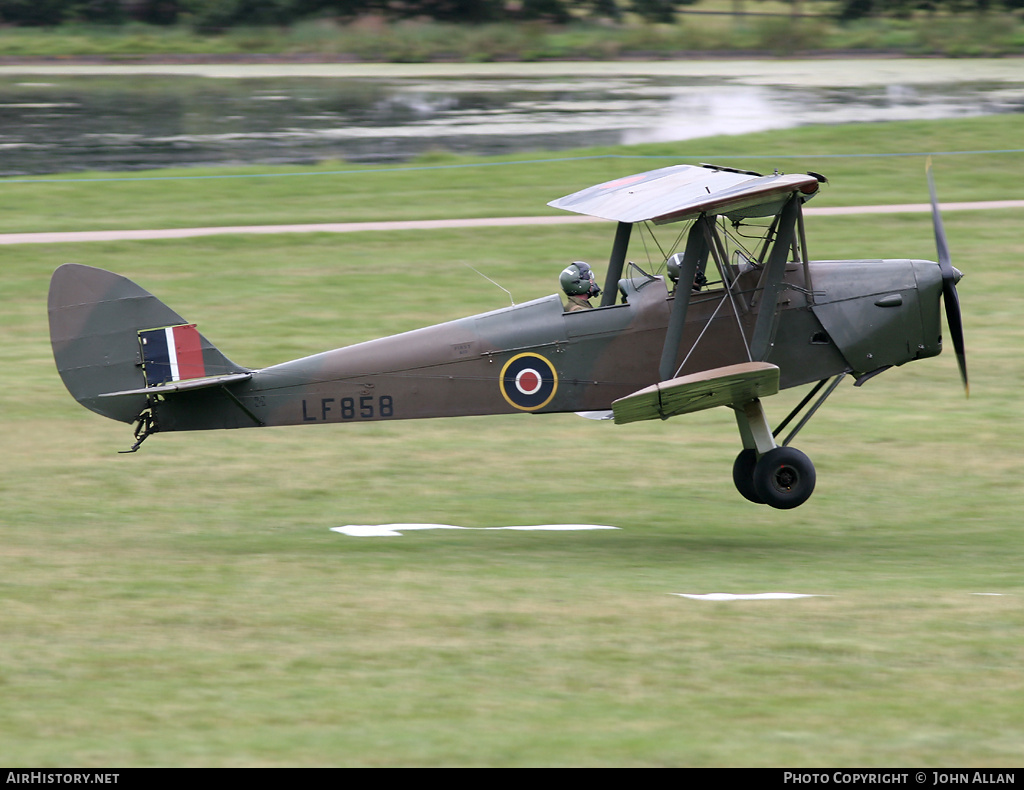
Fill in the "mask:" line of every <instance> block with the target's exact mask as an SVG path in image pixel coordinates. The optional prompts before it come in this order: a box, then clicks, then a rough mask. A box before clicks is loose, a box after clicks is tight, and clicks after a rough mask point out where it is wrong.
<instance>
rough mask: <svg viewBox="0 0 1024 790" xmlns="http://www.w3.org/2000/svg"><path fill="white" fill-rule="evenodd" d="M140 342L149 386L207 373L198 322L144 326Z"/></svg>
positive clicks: (192, 377) (193, 377) (200, 376)
mask: <svg viewBox="0 0 1024 790" xmlns="http://www.w3.org/2000/svg"><path fill="white" fill-rule="evenodd" d="M139 345H140V346H141V348H142V370H143V372H144V373H145V375H146V386H147V387H155V386H157V385H158V384H167V383H168V382H171V381H184V380H186V379H198V378H202V377H203V376H205V375H206V365H205V363H204V362H203V346H202V338H201V337H200V336H199V331H198V330H197V329H196V325H195V324H180V325H179V326H166V327H161V328H159V329H143V330H141V331H140V332H139Z"/></svg>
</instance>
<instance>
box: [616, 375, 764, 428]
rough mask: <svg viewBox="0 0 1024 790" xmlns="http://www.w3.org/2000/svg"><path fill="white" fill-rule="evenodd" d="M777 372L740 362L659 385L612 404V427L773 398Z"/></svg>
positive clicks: (646, 388) (638, 391)
mask: <svg viewBox="0 0 1024 790" xmlns="http://www.w3.org/2000/svg"><path fill="white" fill-rule="evenodd" d="M778 391H779V368H778V367H777V366H776V365H771V364H769V363H767V362H744V363H742V364H740V365H729V366H728V367H724V368H715V369H714V370H704V371H701V372H700V373H693V374H691V375H689V376H681V377H680V378H677V379H670V380H668V381H662V382H660V383H658V384H653V385H651V386H650V387H645V388H644V389H642V390H637V391H636V392H634V393H633V394H632V395H627V396H626V397H625V398H619V399H618V400H617V401H614V402H613V403H612V411H614V412H615V423H616V424H617V425H622V424H624V423H627V422H637V421H639V420H654V419H661V420H664V419H667V418H669V417H675V416H677V415H679V414H689V413H690V412H694V411H702V410H703V409H710V408H712V407H714V406H728V405H730V404H734V403H735V404H740V403H746V402H748V401H752V400H754V399H756V398H763V397H766V396H768V395H774V394H775V393H777V392H778Z"/></svg>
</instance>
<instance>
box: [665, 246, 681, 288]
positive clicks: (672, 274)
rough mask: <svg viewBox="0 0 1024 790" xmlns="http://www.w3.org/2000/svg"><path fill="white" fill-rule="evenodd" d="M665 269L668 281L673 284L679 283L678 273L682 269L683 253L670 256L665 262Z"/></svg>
mask: <svg viewBox="0 0 1024 790" xmlns="http://www.w3.org/2000/svg"><path fill="white" fill-rule="evenodd" d="M665 268H666V269H667V270H668V279H670V280H671V281H672V282H674V283H677V282H679V271H680V270H681V269H682V268H683V253H681V252H677V253H675V254H673V255H670V256H669V258H668V260H667V261H666V262H665Z"/></svg>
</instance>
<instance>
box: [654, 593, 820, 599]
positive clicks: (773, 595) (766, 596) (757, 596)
mask: <svg viewBox="0 0 1024 790" xmlns="http://www.w3.org/2000/svg"><path fill="white" fill-rule="evenodd" d="M672 595H678V596H679V597H681V598H692V599H693V600H695V601H777V600H783V599H788V598H821V597H823V596H820V595H809V594H805V593H706V594H698V593H672Z"/></svg>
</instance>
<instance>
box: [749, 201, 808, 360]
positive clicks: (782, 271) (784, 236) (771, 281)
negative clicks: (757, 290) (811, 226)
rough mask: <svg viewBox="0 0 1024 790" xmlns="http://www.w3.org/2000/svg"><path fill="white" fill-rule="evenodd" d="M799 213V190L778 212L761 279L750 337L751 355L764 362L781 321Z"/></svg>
mask: <svg viewBox="0 0 1024 790" xmlns="http://www.w3.org/2000/svg"><path fill="white" fill-rule="evenodd" d="M799 215H800V198H799V197H797V194H796V193H793V195H792V196H791V197H790V199H789V200H787V201H786V205H785V206H784V207H783V208H782V212H781V213H780V214H779V227H778V234H777V235H776V237H775V244H774V245H773V246H772V251H771V252H770V253H769V254H768V263H767V264H766V265H765V271H764V274H763V275H762V276H761V282H762V283H764V288H763V290H762V292H761V298H760V299H759V300H758V311H757V323H756V324H755V325H754V336H753V339H752V340H751V341H750V355H751V357H752V358H753V359H754V361H756V362H763V361H765V360H766V359H767V358H768V354H769V353H770V352H771V346H772V336H773V335H774V334H775V326H776V324H777V322H778V312H779V311H778V301H779V294H780V293H781V292H782V288H783V285H785V282H784V279H785V275H786V263H787V261H788V260H789V250H790V247H792V246H793V240H794V239H795V238H796V233H795V231H796V221H797V217H798V216H799Z"/></svg>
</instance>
